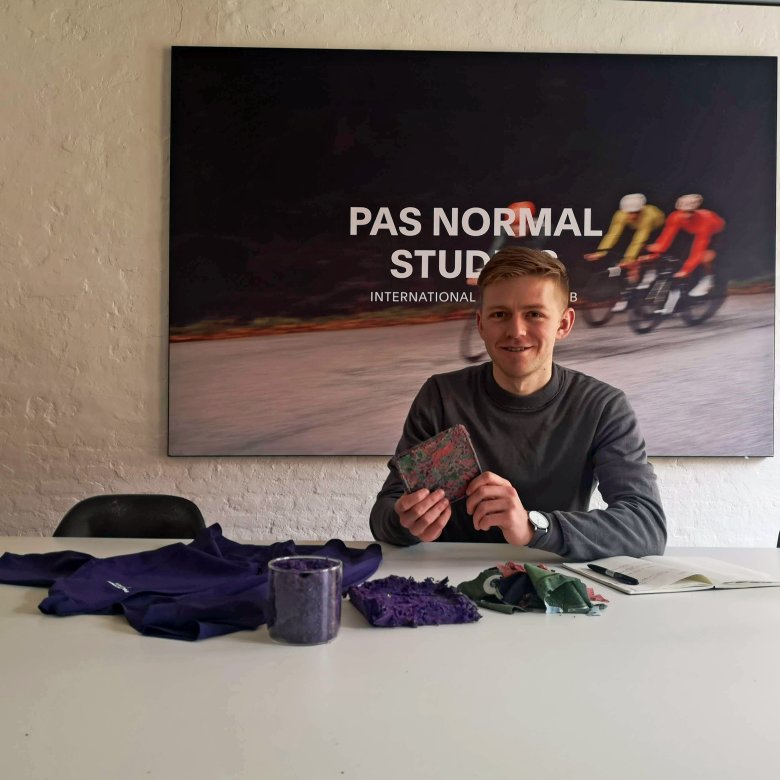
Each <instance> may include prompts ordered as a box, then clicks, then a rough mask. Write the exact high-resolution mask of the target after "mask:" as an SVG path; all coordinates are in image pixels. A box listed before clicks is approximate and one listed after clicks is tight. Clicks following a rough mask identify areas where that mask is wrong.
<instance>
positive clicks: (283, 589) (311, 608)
mask: <svg viewBox="0 0 780 780" xmlns="http://www.w3.org/2000/svg"><path fill="white" fill-rule="evenodd" d="M268 575H269V577H268V633H269V634H270V635H271V637H272V638H273V639H276V640H278V641H280V642H289V643H290V644H294V645H319V644H322V643H323V642H330V640H331V639H333V638H334V637H335V636H336V634H338V631H339V623H340V621H341V578H342V564H341V561H339V560H337V559H335V558H322V557H318V556H315V555H292V556H289V557H287V558H274V560H272V561H271V562H270V563H269V564H268Z"/></svg>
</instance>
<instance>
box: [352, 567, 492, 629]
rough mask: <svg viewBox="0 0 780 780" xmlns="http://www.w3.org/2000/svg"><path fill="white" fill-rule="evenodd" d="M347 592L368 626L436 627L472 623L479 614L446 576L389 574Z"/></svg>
mask: <svg viewBox="0 0 780 780" xmlns="http://www.w3.org/2000/svg"><path fill="white" fill-rule="evenodd" d="M347 595H348V596H349V600H350V601H351V602H352V603H353V604H354V605H355V607H356V608H357V609H358V610H359V611H360V613H361V614H362V615H363V616H364V617H365V619H366V620H367V621H368V622H369V623H370V624H371V625H372V626H384V627H396V626H411V627H417V626H438V625H443V624H445V623H473V622H475V621H477V620H479V619H480V618H481V617H482V616H481V615H480V614H479V611H478V610H477V608H476V607H475V606H474V604H473V603H472V602H471V601H470V600H469V599H468V598H466V597H465V596H464V595H463V594H461V593H459V592H458V591H457V590H456V589H455V588H453V587H451V586H450V585H448V584H447V578H446V577H445V578H444V579H443V580H440V581H438V582H436V581H434V580H433V578H431V577H428V579H426V580H424V581H422V582H418V581H416V580H414V579H413V578H412V577H398V576H396V575H394V574H392V575H390V576H389V577H384V578H382V579H378V580H369V581H368V582H364V583H363V584H362V585H357V586H355V587H352V588H350V589H349V591H348V592H347Z"/></svg>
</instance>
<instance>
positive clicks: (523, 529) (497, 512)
mask: <svg viewBox="0 0 780 780" xmlns="http://www.w3.org/2000/svg"><path fill="white" fill-rule="evenodd" d="M466 496H467V498H466V511H467V512H468V513H469V514H470V515H472V517H473V519H474V528H476V529H477V531H487V530H488V528H493V527H494V526H495V527H498V528H500V529H501V533H502V534H504V539H506V540H507V542H509V544H516V545H521V546H525V545H527V544H528V543H529V542H530V541H531V539H533V537H534V528H533V526H532V525H531V523H530V521H529V520H528V512H527V511H526V508H525V507H524V506H523V502H522V501H520V497H519V496H518V495H517V491H516V490H515V489H514V488H513V487H512V483H511V482H509V481H508V480H506V479H504V478H503V477H499V476H498V475H497V474H493V473H492V472H491V471H485V472H483V473H482V474H480V475H479V476H478V477H476V478H475V479H473V480H471V482H470V483H469V486H468V487H467V488H466Z"/></svg>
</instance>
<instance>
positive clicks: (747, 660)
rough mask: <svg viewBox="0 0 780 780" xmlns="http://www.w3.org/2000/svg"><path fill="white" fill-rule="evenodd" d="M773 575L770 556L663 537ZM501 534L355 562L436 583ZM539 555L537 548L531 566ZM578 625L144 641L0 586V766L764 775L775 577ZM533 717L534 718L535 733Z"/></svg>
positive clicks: (770, 736)
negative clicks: (48, 611)
mask: <svg viewBox="0 0 780 780" xmlns="http://www.w3.org/2000/svg"><path fill="white" fill-rule="evenodd" d="M159 545H160V542H158V541H150V540H143V541H142V540H95V539H93V540H86V539H40V538H37V539H31V538H9V537H5V538H2V537H0V552H4V551H11V552H17V553H24V552H46V551H51V550H65V549H78V550H83V551H85V552H90V553H93V554H95V555H99V556H104V555H112V554H119V553H124V552H131V551H135V550H142V549H152V548H154V547H157V546H159ZM672 552H673V553H674V554H676V555H706V556H710V557H716V558H721V559H724V560H730V561H733V562H734V563H739V564H742V565H745V566H750V567H752V568H756V569H760V570H762V571H765V572H767V573H769V574H771V575H773V576H774V577H776V578H780V550H769V549H766V550H745V549H734V550H718V549H716V550H712V549H709V550H708V549H684V550H683V549H676V550H673V551H670V554H671V553H672ZM509 559H514V560H532V559H536V560H540V559H543V556H540V555H539V554H536V555H530V554H529V551H526V550H522V549H518V548H512V547H507V546H503V545H444V544H433V545H419V546H417V547H415V548H410V549H401V550H399V549H394V548H391V547H386V548H385V560H384V563H383V565H382V567H381V568H380V569H379V571H378V573H377V575H375V576H384V575H387V574H391V573H396V574H403V575H411V576H414V577H416V578H420V579H421V578H424V577H426V576H434V577H436V578H440V577H443V576H449V578H450V581H451V582H452V583H453V584H457V583H458V582H460V581H462V580H465V579H471V578H472V577H473V576H475V575H476V574H477V573H478V572H479V571H481V570H482V569H484V568H487V567H488V566H491V565H495V563H497V562H502V561H505V560H509ZM548 560H549V558H548ZM599 589H600V590H601V592H602V593H603V594H604V595H605V596H607V597H608V598H609V599H610V606H609V607H608V609H607V610H606V612H605V613H604V614H603V615H601V616H599V617H588V616H584V615H558V616H554V615H544V614H515V615H503V614H499V613H495V612H489V611H484V612H483V615H484V616H483V618H482V620H480V621H479V622H478V623H476V624H469V625H459V626H441V627H427V628H418V629H377V628H371V627H370V626H368V625H367V624H366V623H365V622H364V620H363V618H362V617H361V616H360V615H359V614H358V612H357V611H356V610H355V609H354V607H352V606H351V605H350V604H348V603H345V605H344V612H343V618H342V627H341V632H340V634H339V636H338V637H337V638H336V640H335V641H334V642H332V643H330V644H328V645H321V646H316V647H288V646H284V645H279V644H276V643H274V642H273V641H272V640H270V639H269V637H268V633H267V630H266V629H265V628H264V627H263V628H261V629H259V630H258V631H255V632H240V633H237V634H232V635H229V636H226V637H220V638H215V639H209V640H206V641H203V642H197V643H188V642H179V641H172V640H165V639H153V638H146V637H143V636H141V635H139V634H137V633H136V632H135V631H134V630H133V629H131V628H130V627H129V626H128V624H127V623H126V622H125V620H124V618H122V617H106V616H78V617H68V618H54V617H48V616H45V615H42V614H41V613H40V612H38V610H37V605H38V603H39V602H40V601H41V599H42V598H43V596H44V595H45V591H44V590H42V589H38V588H27V587H15V586H7V585H3V586H0V775H2V777H4V778H9V780H17V779H19V778H35V780H47V779H48V778H52V779H54V778H56V780H68V779H69V778H78V779H79V780H85V779H86V780H91V779H92V778H112V779H114V780H121V779H122V778H133V779H135V778H147V777H152V778H165V779H166V780H169V779H173V780H176V779H178V778H187V779H188V780H199V779H200V778H204V780H205V779H206V778H208V780H212V779H214V778H218V779H221V778H272V779H273V780H276V778H304V777H305V778H313V777H316V778H338V779H339V780H340V779H341V778H359V779H360V780H362V779H363V778H366V779H368V780H375V779H378V780H381V779H383V778H388V779H390V778H392V780H397V779H400V778H440V777H441V778H487V779H488V780H490V779H492V778H510V777H511V778H531V777H558V778H564V779H568V778H584V779H585V780H589V779H590V778H593V779H594V780H596V779H598V780H611V779H612V778H615V780H618V779H619V780H644V778H648V780H649V779H650V778H653V780H657V778H665V779H667V780H668V779H672V780H674V779H676V778H685V779H686V780H693V778H708V780H714V779H716V778H723V779H724V780H725V779H726V778H728V780H733V778H740V777H754V778H758V779H759V780H761V779H763V778H769V777H776V776H777V773H778V771H780V768H779V767H780V754H778V751H777V747H776V745H777V743H778V733H779V732H778V715H777V713H778V706H780V588H756V589H751V590H741V591H717V592H716V591H702V592H694V593H677V594H668V595H651V596H626V595H623V594H621V593H618V592H617V591H612V590H610V589H608V588H601V587H600V588H599ZM551 726H552V727H551Z"/></svg>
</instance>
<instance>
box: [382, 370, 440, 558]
mask: <svg viewBox="0 0 780 780" xmlns="http://www.w3.org/2000/svg"><path fill="white" fill-rule="evenodd" d="M444 427H446V426H444V425H443V405H442V400H441V394H440V392H439V390H438V387H437V386H436V383H435V381H434V380H433V379H428V381H427V382H426V383H425V384H424V385H423V386H422V388H421V389H420V392H419V393H417V397H416V398H415V399H414V401H413V402H412V406H411V408H410V409H409V414H408V415H407V417H406V422H405V423H404V429H403V434H402V435H401V440H400V441H399V442H398V446H397V447H396V448H395V451H396V454H397V453H399V452H403V451H404V450H407V449H409V447H412V446H413V445H415V444H418V443H419V442H421V441H425V440H426V439H430V438H431V436H435V435H436V434H437V433H439V432H440V431H441V430H443V429H444ZM387 467H388V469H389V470H390V473H389V474H388V475H387V479H385V483H384V485H382V489H381V490H380V491H379V493H378V495H377V497H376V501H375V502H374V506H373V507H372V508H371V514H370V516H369V524H370V526H371V533H372V534H373V536H374V539H376V540H377V541H380V542H389V543H390V544H398V545H404V546H408V545H410V544H418V543H419V541H420V540H419V539H418V538H417V537H416V536H413V535H412V534H410V533H409V531H407V530H406V529H405V528H404V527H403V526H402V525H401V523H400V521H399V520H398V514H397V513H396V511H395V509H394V508H393V506H394V505H395V502H396V501H397V500H398V498H399V497H400V496H401V495H402V494H403V492H404V483H403V481H402V480H401V477H400V476H399V474H398V472H397V471H396V469H395V468H394V467H393V466H392V461H388V464H387Z"/></svg>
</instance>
